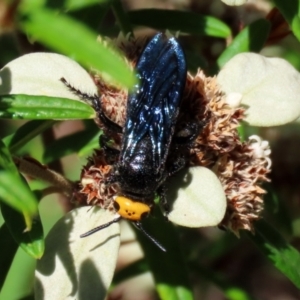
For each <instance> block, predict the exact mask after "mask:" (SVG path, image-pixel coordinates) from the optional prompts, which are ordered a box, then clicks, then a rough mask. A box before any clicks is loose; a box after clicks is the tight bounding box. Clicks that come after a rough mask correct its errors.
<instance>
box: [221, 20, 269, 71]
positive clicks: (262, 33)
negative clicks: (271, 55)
mask: <svg viewBox="0 0 300 300" xmlns="http://www.w3.org/2000/svg"><path fill="white" fill-rule="evenodd" d="M270 28H271V24H270V22H269V21H267V20H265V19H261V20H257V21H255V22H253V23H252V24H250V25H249V26H247V27H246V28H244V29H243V30H242V31H241V32H240V33H239V34H238V35H237V36H236V37H235V38H234V40H233V41H232V43H231V44H230V45H229V46H228V47H227V48H226V49H225V50H224V51H223V53H222V54H221V55H220V56H219V58H218V61H217V63H218V66H219V68H221V67H223V66H224V65H225V63H226V62H227V61H229V60H230V59H231V58H232V57H234V56H235V55H237V54H238V53H241V52H259V51H260V50H261V49H262V48H263V46H264V44H265V42H266V40H267V38H268V35H269V31H270Z"/></svg>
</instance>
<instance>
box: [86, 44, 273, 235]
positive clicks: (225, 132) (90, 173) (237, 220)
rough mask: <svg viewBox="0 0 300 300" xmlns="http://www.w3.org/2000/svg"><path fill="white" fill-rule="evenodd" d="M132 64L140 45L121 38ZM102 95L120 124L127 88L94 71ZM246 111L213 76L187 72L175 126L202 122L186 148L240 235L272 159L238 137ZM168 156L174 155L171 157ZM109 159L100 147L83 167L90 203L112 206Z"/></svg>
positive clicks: (258, 203) (254, 214)
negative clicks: (214, 181)
mask: <svg viewBox="0 0 300 300" xmlns="http://www.w3.org/2000/svg"><path fill="white" fill-rule="evenodd" d="M121 49H122V50H123V51H124V52H125V54H126V55H127V57H129V58H130V64H131V66H133V67H134V65H135V63H136V60H137V59H136V58H137V57H138V56H139V54H140V52H141V49H142V46H140V45H138V44H137V42H136V41H131V42H128V41H127V43H124V42H123V43H122V44H121ZM94 78H95V82H96V84H97V86H98V89H99V94H100V95H102V96H101V101H102V107H103V109H104V113H105V114H106V115H107V116H108V117H109V118H110V119H111V120H112V121H114V122H116V123H117V124H119V125H121V126H123V125H124V123H125V117H126V102H127V94H128V93H127V91H125V90H122V89H119V88H115V87H112V86H109V85H107V84H105V83H104V81H103V80H102V77H101V75H99V74H97V75H95V76H94ZM243 117H244V110H243V109H242V108H231V107H229V106H228V104H227V103H226V100H225V97H224V93H223V92H222V91H221V90H220V88H219V87H218V84H217V81H216V78H215V77H206V76H205V75H204V73H203V72H202V71H201V70H199V71H198V72H197V74H196V75H195V76H192V75H191V74H188V76H187V82H186V87H185V91H184V96H183V99H182V105H181V109H180V114H179V117H178V122H177V125H176V131H177V132H180V130H181V129H182V128H184V126H185V124H186V123H187V122H200V124H201V125H202V130H201V131H200V133H199V136H198V137H197V139H196V140H195V142H194V144H193V145H192V147H191V148H190V149H189V150H188V151H189V157H190V159H189V161H190V166H205V167H207V168H209V169H211V170H212V171H213V172H215V174H216V175H217V176H218V178H219V179H220V182H221V183H222V185H223V188H224V191H225V194H226V197H227V204H228V205H227V211H226V214H225V217H224V219H223V221H222V222H221V224H220V225H221V226H223V227H226V228H229V229H230V230H232V231H233V232H234V233H236V234H237V235H238V232H239V230H240V229H246V230H251V231H252V230H253V221H255V220H257V219H258V218H259V217H260V213H261V211H262V209H263V200H262V197H263V194H265V191H264V190H263V189H262V188H261V187H260V185H261V183H262V182H264V181H268V178H267V174H268V173H269V171H270V160H269V158H268V155H269V154H270V153H269V152H270V151H268V152H266V155H265V156H264V155H261V156H258V155H255V150H254V147H253V144H252V142H251V141H247V142H242V141H241V139H240V137H239V134H238V131H237V128H238V126H239V122H240V121H241V120H242V119H243ZM96 122H97V124H98V125H99V126H100V127H101V128H102V129H103V130H104V132H105V133H106V134H110V136H111V137H112V139H113V140H114V142H115V145H114V146H115V147H116V148H118V146H119V145H120V142H121V136H119V135H116V134H115V135H112V133H111V132H107V131H108V130H107V128H105V127H104V126H103V125H102V124H101V123H100V121H99V120H96ZM171 159H172V157H171ZM112 164H113V162H107V161H106V160H105V156H104V152H103V151H101V150H100V151H98V150H97V151H95V153H94V155H93V157H91V158H90V160H89V162H88V164H87V166H86V167H85V168H84V170H83V172H82V179H81V184H82V189H81V192H82V193H84V194H86V195H87V203H88V204H97V205H100V206H101V207H105V208H107V207H109V208H111V207H112V206H111V203H112V201H113V196H114V195H115V194H116V193H117V191H118V187H117V186H114V185H113V186H110V187H107V186H105V184H104V180H105V178H107V176H109V174H110V172H111V169H112ZM207 201H209V199H208V200H207Z"/></svg>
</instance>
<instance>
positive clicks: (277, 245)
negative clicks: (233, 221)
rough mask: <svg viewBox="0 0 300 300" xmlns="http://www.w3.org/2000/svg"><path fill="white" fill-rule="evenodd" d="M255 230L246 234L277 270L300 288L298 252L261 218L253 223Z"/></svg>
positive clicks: (299, 255) (299, 258) (299, 259)
mask: <svg viewBox="0 0 300 300" xmlns="http://www.w3.org/2000/svg"><path fill="white" fill-rule="evenodd" d="M255 232H256V234H255V235H252V234H248V237H250V239H251V240H252V241H253V242H254V243H255V244H256V245H257V246H258V247H259V248H260V249H261V250H262V252H263V253H264V254H265V255H266V256H267V257H268V258H269V259H270V260H271V262H272V263H273V265H274V266H275V267H276V268H277V269H278V270H280V271H281V272H282V273H283V274H284V275H285V276H286V277H287V278H289V279H290V280H291V281H292V282H293V283H294V285H295V286H296V287H298V288H300V253H299V252H298V251H297V250H296V249H295V248H294V247H293V246H291V245H290V244H289V243H287V242H286V241H285V240H284V239H283V238H282V236H281V235H280V234H279V233H278V232H277V231H276V230H275V229H274V228H272V227H271V226H270V225H269V224H267V223H266V222H265V221H263V220H261V221H259V222H256V223H255Z"/></svg>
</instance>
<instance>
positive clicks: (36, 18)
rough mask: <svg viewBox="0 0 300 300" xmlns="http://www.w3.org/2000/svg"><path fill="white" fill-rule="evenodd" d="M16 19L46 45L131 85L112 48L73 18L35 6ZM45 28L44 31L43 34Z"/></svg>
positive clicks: (130, 76)
mask: <svg viewBox="0 0 300 300" xmlns="http://www.w3.org/2000/svg"><path fill="white" fill-rule="evenodd" d="M26 13H27V14H26V15H24V16H23V18H22V19H21V20H20V26H21V28H22V29H23V30H24V31H25V32H26V33H27V34H29V35H32V36H33V37H34V38H35V39H37V40H38V41H40V42H42V43H44V44H45V45H46V46H48V47H50V48H52V49H54V50H56V51H60V52H61V53H64V54H66V55H68V56H71V57H73V58H75V59H76V60H77V61H78V62H80V63H81V64H83V65H84V66H85V67H87V68H91V67H92V68H95V69H98V70H99V71H101V72H103V73H106V74H107V75H109V76H111V77H112V78H113V79H114V80H115V81H117V82H119V83H120V84H122V85H124V86H126V87H131V86H132V85H133V84H134V83H135V81H136V78H135V76H134V74H133V73H132V71H131V70H130V69H129V67H128V65H127V64H126V63H125V61H124V60H123V59H122V58H121V56H120V55H118V54H117V53H116V51H114V50H113V49H112V48H110V47H107V46H105V45H103V44H101V43H97V42H96V38H97V34H96V33H95V32H93V31H91V30H90V29H89V28H87V27H86V26H84V25H82V24H81V23H79V22H76V21H75V20H74V19H72V18H70V17H68V16H65V15H61V14H58V13H57V12H56V11H52V10H50V9H35V10H31V11H30V12H28V11H27V12H26ZM45 32H47V34H45Z"/></svg>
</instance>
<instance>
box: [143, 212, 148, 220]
mask: <svg viewBox="0 0 300 300" xmlns="http://www.w3.org/2000/svg"><path fill="white" fill-rule="evenodd" d="M148 215H149V212H148V211H147V212H143V213H142V214H141V219H143V218H145V217H147V216H148Z"/></svg>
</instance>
